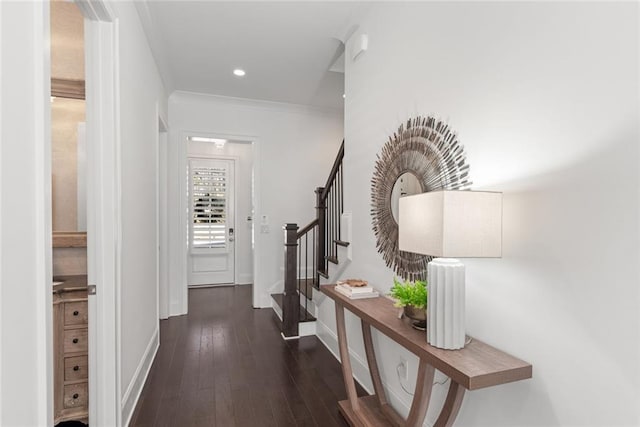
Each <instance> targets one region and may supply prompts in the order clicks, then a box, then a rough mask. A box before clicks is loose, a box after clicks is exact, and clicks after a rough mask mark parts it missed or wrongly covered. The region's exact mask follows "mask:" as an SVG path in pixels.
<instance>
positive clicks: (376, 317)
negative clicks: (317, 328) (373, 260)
mask: <svg viewBox="0 0 640 427" xmlns="http://www.w3.org/2000/svg"><path fill="white" fill-rule="evenodd" d="M320 289H321V291H322V292H323V293H324V294H326V295H327V296H328V297H329V298H331V299H333V301H334V302H335V306H336V323H337V333H338V345H339V348H340V361H341V364H342V375H343V377H344V385H345V387H346V390H347V397H348V399H347V400H343V401H340V402H338V406H339V410H340V412H341V413H342V415H343V416H344V417H345V419H346V420H347V421H348V422H349V424H350V425H351V426H358V427H360V426H362V427H369V426H389V425H391V426H397V427H418V426H422V423H423V422H424V417H425V415H426V414H427V409H428V408H429V400H430V398H431V389H432V387H433V377H434V373H435V370H436V369H437V370H439V371H440V372H442V373H443V374H445V375H447V376H448V377H449V378H451V383H450V385H449V392H448V394H447V397H446V400H445V403H444V406H443V408H442V411H441V412H440V415H439V416H438V419H437V421H436V423H435V427H444V426H451V425H453V422H454V421H455V419H456V416H457V415H458V411H459V410H460V406H461V405H462V399H463V397H464V393H465V391H466V390H477V389H480V388H484V387H491V386H494V385H498V384H504V383H508V382H513V381H519V380H523V379H527V378H531V373H532V366H531V365H530V364H529V363H527V362H524V361H522V360H520V359H517V358H515V357H513V356H511V355H509V354H507V353H504V352H502V351H500V350H498V349H496V348H494V347H491V346H490V345H488V344H485V343H483V342H482V341H479V340H477V339H475V338H474V339H472V340H471V342H470V343H469V344H467V345H466V346H465V347H464V348H463V349H460V350H443V349H439V348H436V347H432V346H431V345H429V344H427V340H426V336H425V332H420V331H417V330H415V329H413V328H412V327H411V325H410V324H409V323H408V322H407V321H406V320H403V319H398V308H396V307H394V306H393V302H392V301H391V300H389V299H388V298H384V297H378V298H370V299H357V300H352V299H350V298H348V297H346V296H344V295H342V294H340V293H338V292H336V290H335V285H323V286H321V287H320ZM345 308H346V309H347V310H349V311H350V312H352V313H353V314H354V315H356V316H357V317H359V318H360V319H361V323H362V335H363V338H364V346H365V352H366V356H367V363H368V364H369V372H370V373H371V379H372V382H373V388H374V390H375V394H374V395H373V396H367V397H361V398H358V396H357V394H356V387H355V383H354V380H353V373H352V370H351V361H350V360H349V347H348V344H347V333H346V329H345V323H344V309H345ZM372 326H373V327H374V328H376V329H377V330H379V331H380V332H382V333H383V334H385V335H386V336H388V337H389V338H391V339H392V340H394V341H395V342H397V343H398V344H400V345H401V346H403V347H405V348H406V349H408V350H409V351H411V352H412V353H414V354H415V355H416V356H418V358H419V360H420V362H419V365H418V378H417V381H416V388H415V393H414V397H413V402H412V404H411V409H410V411H409V415H408V417H407V419H406V420H405V419H404V418H402V417H401V416H400V415H399V414H398V413H397V412H396V411H395V409H393V408H392V407H391V405H390V404H389V403H388V401H387V398H386V396H385V392H384V388H383V386H382V381H381V379H380V372H379V370H378V365H377V362H376V356H375V352H374V349H373V341H372V339H371V327H372Z"/></svg>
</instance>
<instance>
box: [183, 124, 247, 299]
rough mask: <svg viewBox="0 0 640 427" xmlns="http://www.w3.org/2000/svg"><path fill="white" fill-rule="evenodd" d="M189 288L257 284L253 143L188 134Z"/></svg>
mask: <svg viewBox="0 0 640 427" xmlns="http://www.w3.org/2000/svg"><path fill="white" fill-rule="evenodd" d="M187 171H188V173H187V175H188V184H187V187H186V188H187V191H186V193H187V194H186V200H187V206H188V210H189V213H188V218H189V220H188V221H187V226H188V230H187V236H188V241H189V244H188V255H187V285H188V287H189V288H192V287H203V286H224V285H226V286H228V285H249V284H252V283H253V216H254V215H253V212H254V207H253V199H254V194H253V144H252V142H251V141H243V140H235V139H227V138H220V137H212V136H210V135H206V136H205V135H200V134H195V135H189V136H188V137H187Z"/></svg>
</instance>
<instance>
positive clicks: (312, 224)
mask: <svg viewBox="0 0 640 427" xmlns="http://www.w3.org/2000/svg"><path fill="white" fill-rule="evenodd" d="M316 225H318V218H316V219H314V220H313V221H311V222H310V223H309V224H307V225H305V226H304V227H302V230H299V231H298V239H299V238H301V237H302V236H304V235H305V234H307V233H308V232H309V231H311V230H313V228H314V227H315V226H316Z"/></svg>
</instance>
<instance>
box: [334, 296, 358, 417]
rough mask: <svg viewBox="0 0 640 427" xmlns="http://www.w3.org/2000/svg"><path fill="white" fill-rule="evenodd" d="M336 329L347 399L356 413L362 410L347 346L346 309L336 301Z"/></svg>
mask: <svg viewBox="0 0 640 427" xmlns="http://www.w3.org/2000/svg"><path fill="white" fill-rule="evenodd" d="M336 329H337V332H338V347H339V348H340V364H341V365H342V376H343V378H344V386H345V388H346V389H347V398H348V399H349V404H350V405H351V409H353V411H354V412H356V413H357V412H358V410H359V409H360V403H359V402H358V394H357V393H356V385H355V382H354V380H353V371H352V369H351V360H349V344H347V330H346V328H345V324H344V307H343V306H342V304H338V302H337V301H336Z"/></svg>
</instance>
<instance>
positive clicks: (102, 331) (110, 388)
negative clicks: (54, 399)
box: [76, 0, 122, 426]
mask: <svg viewBox="0 0 640 427" xmlns="http://www.w3.org/2000/svg"><path fill="white" fill-rule="evenodd" d="M76 4H77V5H78V7H79V8H80V10H81V11H82V13H83V15H84V17H85V61H86V69H85V74H86V116H87V135H86V138H87V157H88V160H87V164H88V165H89V170H91V173H90V174H88V175H87V190H88V191H87V193H88V194H87V198H88V199H87V202H88V206H89V207H90V209H89V210H88V212H87V230H88V232H87V252H88V253H87V255H88V258H87V269H88V275H89V283H91V284H95V285H96V287H97V294H96V296H90V297H89V419H90V420H91V424H92V425H110V426H120V425H122V409H121V398H120V396H121V395H120V391H121V386H120V384H121V375H122V374H121V371H120V366H121V363H120V358H121V355H120V349H121V348H122V347H121V342H120V341H121V339H120V335H121V334H120V331H121V329H120V328H121V325H120V287H121V279H120V258H121V257H120V245H121V240H122V239H121V226H120V216H121V213H120V188H121V187H120V185H121V184H120V164H119V158H120V127H119V122H118V117H119V112H120V108H119V106H120V102H119V101H120V100H119V75H118V69H119V65H118V52H119V39H118V34H119V31H118V21H117V19H116V18H115V15H114V13H113V12H112V10H111V8H110V6H109V3H108V2H107V1H106V0H77V1H76Z"/></svg>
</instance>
